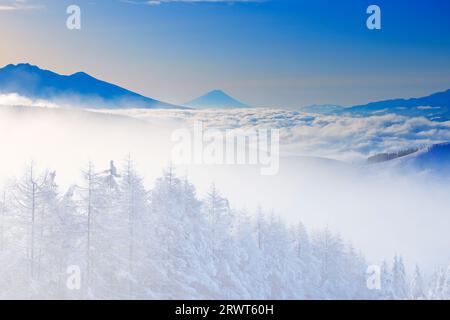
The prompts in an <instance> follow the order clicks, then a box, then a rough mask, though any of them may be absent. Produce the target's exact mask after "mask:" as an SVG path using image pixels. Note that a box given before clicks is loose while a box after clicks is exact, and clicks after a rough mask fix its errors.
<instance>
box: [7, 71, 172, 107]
mask: <svg viewBox="0 0 450 320" xmlns="http://www.w3.org/2000/svg"><path fill="white" fill-rule="evenodd" d="M0 93H1V94H8V93H17V94H19V95H21V96H25V97H28V98H31V99H43V100H49V101H53V102H57V103H58V102H64V103H68V104H74V105H77V106H81V107H89V108H98V109H101V108H179V107H178V106H176V105H172V104H170V103H165V102H162V101H158V100H155V99H152V98H148V97H145V96H142V95H140V94H138V93H135V92H132V91H130V90H127V89H124V88H122V87H119V86H116V85H114V84H111V83H108V82H105V81H102V80H98V79H96V78H94V77H92V76H90V75H88V74H86V73H84V72H77V73H74V74H72V75H60V74H57V73H55V72H52V71H48V70H43V69H41V68H39V67H37V66H34V65H31V64H28V63H21V64H17V65H14V64H10V65H7V66H5V67H4V68H1V69H0Z"/></svg>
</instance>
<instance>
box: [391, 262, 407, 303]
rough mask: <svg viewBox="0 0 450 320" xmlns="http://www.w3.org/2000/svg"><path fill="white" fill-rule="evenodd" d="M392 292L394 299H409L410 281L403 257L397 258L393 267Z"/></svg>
mask: <svg viewBox="0 0 450 320" xmlns="http://www.w3.org/2000/svg"><path fill="white" fill-rule="evenodd" d="M392 291H393V294H394V299H396V300H403V299H406V298H407V297H408V291H409V290H408V280H407V276H406V271H405V265H404V264H403V259H402V257H399V256H397V255H396V256H395V257H394V262H393V265H392Z"/></svg>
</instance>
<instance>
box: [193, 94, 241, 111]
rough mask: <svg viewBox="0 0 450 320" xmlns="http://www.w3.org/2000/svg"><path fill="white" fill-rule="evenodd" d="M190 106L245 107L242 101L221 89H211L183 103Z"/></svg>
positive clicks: (199, 107) (200, 107)
mask: <svg viewBox="0 0 450 320" xmlns="http://www.w3.org/2000/svg"><path fill="white" fill-rule="evenodd" d="M185 105H186V106H188V107H192V108H198V109H202V108H247V107H248V106H247V105H245V104H244V103H242V102H240V101H238V100H236V99H234V98H232V97H231V96H229V95H228V94H226V93H225V92H223V91H222V90H213V91H211V92H208V93H206V94H205V95H203V96H201V97H199V98H197V99H195V100H192V101H189V102H187V103H185Z"/></svg>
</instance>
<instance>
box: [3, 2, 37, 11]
mask: <svg viewBox="0 0 450 320" xmlns="http://www.w3.org/2000/svg"><path fill="white" fill-rule="evenodd" d="M40 8H42V6H41V5H37V4H31V3H29V2H28V1H27V0H9V1H5V0H3V1H1V0H0V11H19V10H32V9H40Z"/></svg>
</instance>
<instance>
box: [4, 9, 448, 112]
mask: <svg viewBox="0 0 450 320" xmlns="http://www.w3.org/2000/svg"><path fill="white" fill-rule="evenodd" d="M71 4H77V5H78V6H80V8H81V30H69V29H67V28H66V19H67V17H68V14H67V13H66V8H67V6H69V5H71ZM371 4H376V5H378V6H379V7H380V8H381V26H382V27H381V30H369V29H368V28H367V27H366V20H367V18H368V16H369V15H368V14H367V13H366V9H367V7H368V6H369V5H371ZM449 18H450V2H448V1H442V0H427V1H426V0H416V1H412V0H409V1H407V0H396V1H391V0H336V1H333V2H332V3H330V1H325V0H314V1H305V0H246V1H244V0H242V1H238V0H229V1H222V0H160V1H140V0H97V1H92V0H78V1H76V0H70V1H65V0H0V39H1V42H0V43H1V45H0V65H2V66H3V65H7V64H9V63H21V62H28V63H31V64H35V65H38V66H40V67H41V68H44V69H50V70H52V71H55V72H58V73H61V74H71V73H74V72H78V71H84V72H87V73H89V74H91V75H92V76H95V77H97V78H99V79H102V80H105V81H108V82H112V83H115V84H118V85H120V86H123V87H126V88H128V89H130V90H133V91H136V92H138V93H141V94H144V95H146V96H149V97H152V98H155V99H159V100H163V101H167V102H170V103H184V102H186V101H190V100H192V99H193V98H195V97H197V96H199V95H201V94H203V93H205V92H207V91H210V90H213V89H222V90H225V91H226V92H228V93H230V94H231V95H233V96H234V97H236V98H237V99H239V100H241V101H243V102H244V103H247V104H249V105H253V106H279V107H299V106H303V105H309V104H339V105H344V106H349V105H354V104H362V103H367V102H370V101H375V100H383V99H389V98H399V97H418V96H424V95H427V94H430V93H433V92H437V91H443V90H446V89H449V88H450V19H449Z"/></svg>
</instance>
